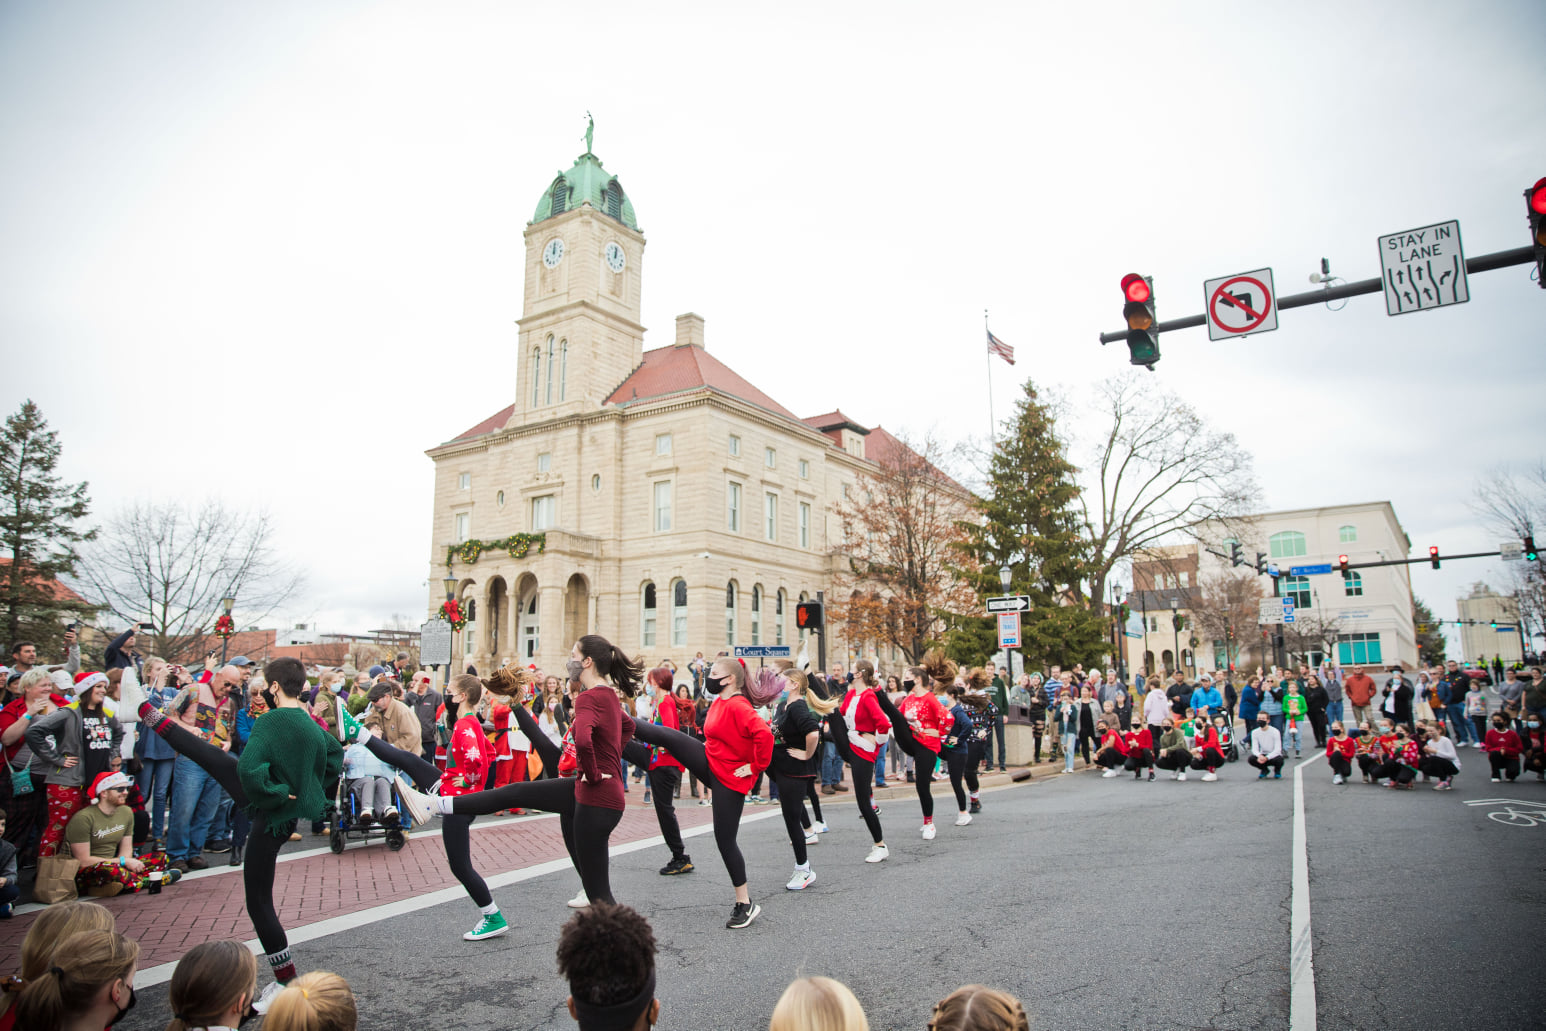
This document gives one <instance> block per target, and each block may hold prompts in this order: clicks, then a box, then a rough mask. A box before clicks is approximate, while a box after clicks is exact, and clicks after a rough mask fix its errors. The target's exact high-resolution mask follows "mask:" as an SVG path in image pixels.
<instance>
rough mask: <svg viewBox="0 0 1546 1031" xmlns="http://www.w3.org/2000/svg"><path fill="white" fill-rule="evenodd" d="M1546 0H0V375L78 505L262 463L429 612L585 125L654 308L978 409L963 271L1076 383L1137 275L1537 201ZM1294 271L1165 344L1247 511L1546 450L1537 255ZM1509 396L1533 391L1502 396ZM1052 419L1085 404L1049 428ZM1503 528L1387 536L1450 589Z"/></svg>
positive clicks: (1198, 280) (1485, 570) (958, 410)
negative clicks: (544, 238) (441, 477)
mask: <svg viewBox="0 0 1546 1031" xmlns="http://www.w3.org/2000/svg"><path fill="white" fill-rule="evenodd" d="M1543 39H1546V5H1542V4H1541V3H1539V2H1538V0H1519V2H1514V3H1502V2H1472V3H1466V4H1455V3H1433V2H1411V3H1405V4H1401V5H1393V4H1389V3H1383V4H1357V3H1354V4H1349V3H1345V2H1344V3H1324V4H1323V3H1294V4H1267V3H1254V4H1233V3H1230V4H1215V5H1204V4H1186V5H1177V4H1156V3H1152V2H1150V3H1139V4H1132V5H1112V4H1095V3H1090V4H1056V5H1054V4H1028V3H1024V2H1019V3H1003V4H991V3H987V4H972V5H944V6H941V5H938V4H907V3H897V2H889V3H884V4H857V3H844V4H834V3H830V2H828V3H820V4H809V5H807V4H796V3H782V4H777V5H762V6H761V7H760V8H754V7H752V6H750V5H727V4H707V3H705V4H695V5H692V4H665V3H656V4H650V5H638V4H620V3H606V2H600V3H592V4H590V5H587V6H585V7H583V8H576V7H563V6H559V7H554V6H553V5H551V4H547V5H537V4H512V3H492V2H491V3H458V2H447V3H441V4H433V5H430V4H408V3H404V4H392V3H343V2H333V3H327V4H317V3H277V2H276V3H265V4H261V5H258V4H251V5H238V4H207V3H197V2H188V3H143V2H142V3H133V2H130V3H121V4H100V5H92V6H91V7H90V8H89V9H88V8H85V7H82V6H80V5H75V4H44V3H23V2H13V3H7V4H4V5H0V147H3V148H4V150H3V155H0V157H3V159H0V339H3V341H4V345H5V354H6V358H7V361H6V375H5V377H4V385H3V395H4V396H3V398H0V401H3V408H4V410H5V411H6V412H13V411H15V409H16V407H17V405H18V404H19V403H20V402H21V400H22V399H23V398H26V397H31V398H33V399H34V400H36V401H37V402H38V403H39V404H40V405H41V406H42V408H43V410H44V413H45V415H46V416H47V417H48V418H49V420H50V421H51V423H52V424H53V426H54V427H55V428H56V429H57V430H58V431H59V433H60V435H61V437H62V439H63V443H64V447H65V459H64V470H63V471H64V473H65V475H66V476H67V477H70V478H73V479H86V480H89V481H90V483H91V495H92V501H93V507H94V511H95V512H96V513H97V514H101V515H105V514H107V513H109V512H111V511H112V510H114V509H115V508H116V507H117V506H118V505H120V504H122V503H123V502H125V501H128V500H130V499H133V498H148V497H160V496H165V495H173V496H177V497H182V498H189V499H195V500H196V499H201V498H204V497H207V496H217V497H221V498H224V499H226V500H228V501H229V502H231V503H232V504H236V505H254V504H259V503H261V504H264V505H267V506H268V508H269V509H270V510H271V512H272V513H273V515H274V516H275V517H276V519H277V521H278V523H279V526H280V531H279V532H280V544H281V547H282V550H283V551H284V552H285V553H286V554H287V555H288V556H290V557H291V558H293V559H294V561H296V562H297V563H298V564H300V565H301V566H303V567H304V568H305V570H306V572H307V574H308V576H309V579H310V589H309V591H308V593H307V595H306V597H305V598H303V599H300V600H299V601H298V603H297V604H296V605H295V606H294V607H293V610H292V611H290V612H289V613H287V614H286V615H287V617H288V618H289V619H290V620H291V621H295V622H318V623H320V624H321V626H322V627H323V628H324V629H329V630H342V631H363V630H366V629H369V628H371V627H375V626H379V625H381V624H382V623H383V622H384V621H385V619H386V618H387V617H388V616H389V615H390V614H391V613H392V612H405V613H411V614H413V615H414V617H415V618H417V617H418V615H420V614H421V613H422V606H423V599H424V597H425V583H426V580H427V578H428V576H429V572H430V570H429V564H430V563H429V560H430V552H431V549H430V544H431V542H430V540H429V522H430V503H431V502H430V488H431V476H432V470H431V463H430V461H429V459H428V458H426V457H425V456H424V454H423V451H424V449H426V448H428V447H431V446H433V445H435V444H436V443H438V442H441V441H444V440H446V439H448V438H450V437H452V436H454V435H455V434H456V433H458V432H460V431H461V430H463V429H465V428H467V427H468V426H471V425H473V424H474V423H476V422H478V421H479V420H481V419H483V418H485V417H486V416H488V415H490V414H491V413H493V412H495V411H497V410H498V409H499V408H501V407H503V406H505V405H507V404H509V403H510V402H511V401H512V400H514V397H515V378H516V368H517V361H516V343H517V329H516V326H515V321H514V320H515V319H516V318H518V317H519V315H520V312H521V283H522V269H521V264H522V261H523V256H524V252H523V244H522V240H521V232H522V230H523V228H524V226H525V224H526V222H527V220H528V219H529V218H531V215H532V212H533V210H534V209H535V207H536V204H537V200H538V197H539V196H540V194H541V193H542V191H543V189H544V187H545V186H546V185H547V183H548V182H550V181H551V179H552V178H553V176H554V174H555V172H557V171H559V170H561V169H565V168H568V167H569V165H570V164H571V163H572V161H573V159H574V156H575V155H576V154H578V153H579V152H580V151H581V150H583V149H584V148H583V144H582V143H581V139H580V138H581V135H582V133H583V131H584V127H585V125H584V116H585V112H586V111H587V110H589V111H591V112H592V113H593V114H594V115H595V118H596V135H595V148H594V149H595V152H596V154H597V155H599V156H600V157H601V159H602V160H603V161H604V162H605V164H606V167H607V168H608V169H609V170H610V171H611V172H613V173H614V174H616V175H618V176H620V178H621V179H622V182H623V184H624V185H625V187H626V189H627V190H628V193H629V196H630V197H631V198H632V200H633V202H634V206H635V209H636V211H637V213H638V220H639V224H640V226H641V227H642V228H643V230H644V232H645V234H646V237H647V239H648V248H649V249H648V252H647V255H646V259H645V262H644V266H643V267H644V270H645V272H644V274H645V283H644V322H645V324H646V325H647V326H649V327H651V332H650V333H649V334H648V335H647V336H646V341H645V346H646V347H651V346H663V345H666V344H669V343H670V342H671V340H672V335H673V319H674V317H675V316H676V315H678V314H680V313H682V312H686V311H696V312H698V313H700V314H702V315H703V316H704V317H705V318H706V319H707V341H708V347H709V349H710V351H712V352H713V353H714V354H716V355H717V356H719V357H720V358H721V359H723V360H724V361H725V362H727V363H728V364H729V365H730V366H731V367H733V368H734V369H736V370H737V371H738V372H740V373H741V374H743V375H745V376H746V377H747V378H748V379H750V380H751V381H752V382H754V383H757V384H758V385H759V386H761V387H762V388H763V389H765V390H766V391H767V392H768V393H769V394H771V395H772V396H773V397H775V398H777V399H778V400H779V401H780V402H781V403H783V404H784V405H786V406H788V407H790V408H792V409H793V410H795V411H796V412H799V413H802V414H807V413H809V414H814V413H817V412H821V411H826V410H829V409H831V408H834V407H838V406H841V407H842V408H843V409H844V411H846V412H847V413H848V414H850V415H851V416H853V417H854V418H856V419H858V420H860V421H862V422H865V423H869V424H874V423H883V424H885V425H886V426H888V427H893V428H898V429H903V430H911V431H913V432H921V431H925V430H932V431H934V432H937V433H938V434H940V435H941V436H944V437H946V438H948V439H957V440H959V439H963V438H966V437H969V436H976V437H979V438H980V437H982V436H985V435H986V433H987V430H988V426H987V418H986V415H985V413H984V408H985V405H984V402H985V400H986V398H987V389H988V388H987V375H988V373H987V368H988V366H987V360H986V357H985V354H984V345H983V333H982V317H983V310H984V309H990V310H991V312H992V325H993V330H994V332H995V333H996V334H997V335H998V336H999V337H1001V338H1003V339H1004V340H1005V341H1006V342H1008V343H1010V344H1011V345H1013V346H1014V347H1015V349H1016V354H1017V357H1018V364H1017V365H1016V366H1015V367H1014V368H1013V369H1009V368H1008V367H1007V366H1004V365H1003V364H1002V363H999V364H997V365H996V366H995V368H994V370H993V401H994V404H995V405H996V406H997V411H998V413H999V414H1000V415H1003V414H1004V413H1006V412H1007V411H1008V409H1009V406H1010V404H1011V402H1012V400H1013V399H1014V397H1015V396H1016V395H1017V393H1018V383H1019V382H1020V379H1021V378H1022V377H1024V376H1026V375H1029V376H1032V377H1034V378H1035V379H1036V380H1037V382H1038V383H1042V384H1047V385H1054V386H1060V387H1061V388H1062V389H1063V390H1064V391H1065V392H1067V393H1068V394H1069V395H1070V396H1072V397H1074V398H1075V399H1077V398H1078V396H1079V393H1080V391H1081V390H1082V389H1084V386H1085V385H1086V384H1089V383H1092V382H1093V381H1096V380H1099V379H1100V378H1102V377H1104V376H1106V375H1109V374H1111V373H1113V372H1117V371H1120V370H1122V369H1123V368H1125V367H1126V361H1127V355H1126V348H1125V347H1123V346H1122V345H1120V344H1117V345H1112V346H1109V347H1105V348H1102V347H1101V346H1100V345H1099V343H1098V341H1097V334H1098V333H1099V332H1100V331H1102V330H1112V329H1118V328H1121V297H1120V293H1119V289H1118V284H1119V281H1120V279H1121V277H1122V275H1123V274H1124V273H1126V272H1130V271H1138V272H1142V273H1145V274H1149V275H1152V276H1153V277H1154V280H1155V295H1156V301H1157V305H1158V309H1159V314H1160V317H1161V318H1162V319H1163V318H1172V317H1178V316H1182V315H1190V314H1194V313H1197V312H1200V311H1201V310H1202V307H1203V287H1202V284H1203V281H1204V280H1205V279H1208V278H1211V277H1215V276H1220V275H1226V274H1230V273H1235V272H1243V271H1248V270H1253V269H1258V268H1262V267H1266V266H1270V267H1271V268H1272V269H1273V270H1274V272H1275V273H1276V281H1277V284H1278V288H1279V292H1280V293H1282V294H1284V295H1286V294H1289V293H1297V292H1300V291H1302V290H1306V289H1309V288H1310V287H1309V284H1308V283H1307V281H1306V279H1307V276H1308V275H1309V273H1311V272H1312V271H1315V270H1316V269H1317V268H1318V263H1319V260H1320V259H1321V257H1323V256H1324V257H1327V258H1329V259H1330V261H1331V267H1332V271H1333V272H1334V273H1338V274H1340V275H1343V276H1345V277H1347V278H1349V279H1363V278H1369V277H1373V276H1377V275H1379V256H1378V252H1377V249H1376V238H1377V237H1378V236H1380V235H1382V234H1386V233H1391V232H1395V231H1398V230H1404V229H1408V228H1413V227H1417V226H1423V225H1428V224H1431V223H1436V222H1441V221H1445V220H1448V219H1458V220H1459V221H1460V225H1461V231H1462V235H1463V240H1464V245H1465V250H1466V253H1467V254H1470V255H1477V254H1482V253H1487V252H1490V251H1497V250H1504V249H1508V248H1514V247H1519V246H1523V245H1524V244H1526V243H1527V242H1528V234H1527V232H1526V226H1525V216H1524V205H1523V200H1522V197H1521V193H1522V191H1523V190H1524V189H1525V188H1526V187H1527V186H1529V185H1530V184H1532V183H1533V182H1535V180H1536V179H1538V178H1540V177H1542V176H1546V137H1543V134H1542V132H1541V127H1542V126H1543V125H1546V65H1543V64H1542V62H1541V59H1540V48H1539V43H1540V42H1541V41H1542V40H1543ZM1470 292H1471V300H1470V302H1469V303H1467V304H1464V305H1459V306H1456V307H1453V308H1448V309H1444V310H1439V311H1429V312H1422V313H1417V314H1407V315H1402V316H1399V317H1396V318H1392V317H1389V316H1387V315H1386V314H1385V310H1384V304H1383V302H1382V300H1381V299H1380V298H1379V297H1378V296H1367V297H1361V298H1355V299H1353V300H1352V301H1351V302H1350V303H1349V304H1348V305H1347V307H1346V308H1345V309H1344V310H1342V311H1340V312H1336V313H1333V312H1330V311H1327V310H1326V309H1325V308H1323V307H1319V306H1313V307H1307V308H1301V309H1297V310H1292V311H1288V312H1284V313H1283V314H1282V317H1281V328H1280V329H1279V330H1278V331H1277V332H1275V333H1270V334H1263V335H1259V336H1253V337H1250V338H1248V339H1246V340H1244V341H1239V340H1236V341H1231V342H1221V343H1210V342H1209V341H1208V337H1207V332H1206V331H1205V330H1203V329H1196V330H1188V331H1184V332H1178V333H1175V334H1173V335H1169V336H1166V337H1165V338H1164V339H1163V340H1162V348H1163V359H1162V361H1161V362H1160V364H1159V365H1158V368H1157V371H1156V372H1155V373H1154V374H1153V378H1154V382H1155V383H1156V385H1159V384H1163V385H1164V386H1165V387H1167V388H1170V389H1173V390H1175V391H1177V392H1179V393H1180V394H1181V395H1182V396H1184V397H1186V398H1188V399H1189V400H1191V401H1192V402H1193V403H1195V404H1196V405H1198V406H1199V407H1201V408H1203V409H1204V410H1205V411H1206V412H1207V413H1208V415H1209V417H1210V418H1211V419H1212V420H1213V421H1214V422H1215V423H1216V424H1217V425H1219V426H1220V427H1222V428H1225V429H1228V430H1231V431H1232V432H1234V433H1236V434H1237V435H1238V436H1239V438H1240V439H1241V441H1242V442H1243V443H1244V444H1245V445H1246V446H1247V447H1249V448H1250V449H1251V450H1252V451H1253V452H1254V454H1255V456H1256V461H1257V470H1258V474H1259V477H1260V479H1261V482H1262V484H1263V486H1264V489H1265V493H1266V497H1265V504H1266V505H1267V506H1268V507H1270V508H1285V507H1301V506H1312V505H1326V504H1337V503H1342V502H1358V501H1367V500H1377V499H1389V500H1391V501H1392V502H1393V503H1394V505H1395V508H1396V512H1397V515H1398V516H1399V518H1400V519H1401V521H1402V523H1403V525H1404V526H1405V528H1406V530H1407V532H1408V533H1409V534H1410V536H1411V538H1412V543H1413V549H1414V551H1413V553H1414V554H1423V553H1425V552H1426V550H1427V547H1428V545H1430V544H1437V545H1439V546H1440V547H1441V548H1442V549H1444V550H1445V551H1446V552H1458V551H1462V550H1481V549H1483V548H1486V547H1496V543H1497V542H1496V540H1495V539H1494V537H1493V535H1491V534H1489V533H1487V532H1486V531H1485V530H1484V529H1483V528H1482V526H1481V525H1480V524H1479V522H1478V520H1477V519H1476V517H1475V516H1474V515H1473V514H1472V513H1471V511H1470V509H1469V508H1468V505H1467V502H1468V497H1469V495H1470V494H1471V493H1472V487H1473V484H1474V482H1475V480H1476V478H1477V477H1478V475H1479V474H1481V473H1482V472H1483V471H1484V470H1486V469H1487V468H1489V467H1491V466H1494V465H1497V464H1499V463H1509V462H1513V463H1519V464H1523V463H1530V462H1534V461H1536V460H1538V459H1539V458H1540V457H1541V456H1542V455H1543V453H1546V434H1543V433H1542V431H1541V429H1540V420H1539V415H1538V413H1539V411H1540V399H1541V388H1542V385H1543V379H1546V373H1543V369H1542V362H1541V359H1540V353H1541V350H1540V347H1541V343H1542V341H1543V340H1546V328H1543V327H1546V293H1543V292H1542V291H1541V290H1540V289H1539V287H1538V286H1537V285H1536V283H1535V282H1534V281H1533V280H1532V278H1531V276H1530V273H1529V270H1528V269H1527V268H1524V267H1519V268H1513V269H1509V270H1504V271H1497V272H1488V273H1483V274H1478V275H1475V276H1473V277H1471V280H1470ZM1531 427H1535V428H1533V429H1532V428H1531ZM1070 429H1071V430H1076V429H1077V426H1075V427H1070ZM1500 570H1501V566H1500V565H1499V564H1496V563H1492V562H1483V561H1473V562H1468V563H1459V562H1456V563H1450V564H1447V565H1446V566H1445V567H1444V568H1443V569H1442V570H1441V571H1439V572H1433V571H1431V570H1429V569H1428V568H1427V567H1426V565H1424V566H1420V567H1414V570H1413V581H1414V585H1415V587H1416V590H1417V592H1418V594H1419V595H1420V596H1422V597H1424V598H1425V599H1427V600H1428V601H1429V602H1430V603H1432V604H1433V606H1434V608H1435V609H1436V610H1437V611H1438V612H1439V613H1440V614H1441V615H1447V616H1453V615H1454V609H1455V605H1454V598H1455V596H1456V594H1457V592H1458V591H1460V590H1461V588H1462V587H1463V586H1464V585H1468V584H1469V583H1470V582H1471V581H1473V580H1476V579H1479V578H1484V577H1488V576H1493V577H1494V578H1496V577H1497V574H1498V572H1499V571H1500Z"/></svg>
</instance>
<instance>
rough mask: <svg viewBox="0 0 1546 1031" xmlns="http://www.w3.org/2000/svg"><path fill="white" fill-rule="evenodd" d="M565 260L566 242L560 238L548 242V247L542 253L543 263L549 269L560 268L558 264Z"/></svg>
mask: <svg viewBox="0 0 1546 1031" xmlns="http://www.w3.org/2000/svg"><path fill="white" fill-rule="evenodd" d="M563 260H564V241H562V240H560V239H559V238H558V237H556V236H555V237H554V238H553V239H551V240H549V241H548V245H547V247H545V248H543V251H542V263H543V264H544V265H546V266H547V267H548V268H558V263H559V262H560V261H563Z"/></svg>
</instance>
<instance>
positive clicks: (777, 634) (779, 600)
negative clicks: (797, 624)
mask: <svg viewBox="0 0 1546 1031" xmlns="http://www.w3.org/2000/svg"><path fill="white" fill-rule="evenodd" d="M773 643H774V644H783V643H784V589H783V588H782V587H780V588H779V589H778V594H777V596H776V597H775V598H774V599H773Z"/></svg>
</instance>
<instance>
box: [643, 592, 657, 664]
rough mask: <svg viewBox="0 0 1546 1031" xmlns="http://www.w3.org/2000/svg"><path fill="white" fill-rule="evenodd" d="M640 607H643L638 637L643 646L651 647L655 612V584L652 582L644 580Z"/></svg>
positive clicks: (653, 639) (653, 637)
mask: <svg viewBox="0 0 1546 1031" xmlns="http://www.w3.org/2000/svg"><path fill="white" fill-rule="evenodd" d="M642 609H643V620H642V626H641V627H640V637H641V638H642V640H643V642H644V647H646V648H652V647H654V646H655V613H656V608H655V585H654V584H653V583H649V582H646V583H645V585H644V604H643V606H642Z"/></svg>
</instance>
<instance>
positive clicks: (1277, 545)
mask: <svg viewBox="0 0 1546 1031" xmlns="http://www.w3.org/2000/svg"><path fill="white" fill-rule="evenodd" d="M1267 548H1268V550H1269V551H1270V552H1271V557H1273V558H1298V557H1299V556H1300V555H1303V554H1304V553H1305V551H1304V534H1302V533H1300V532H1299V531H1298V530H1284V531H1283V532H1282V533H1275V534H1273V535H1272V536H1271V537H1269V538H1267Z"/></svg>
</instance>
